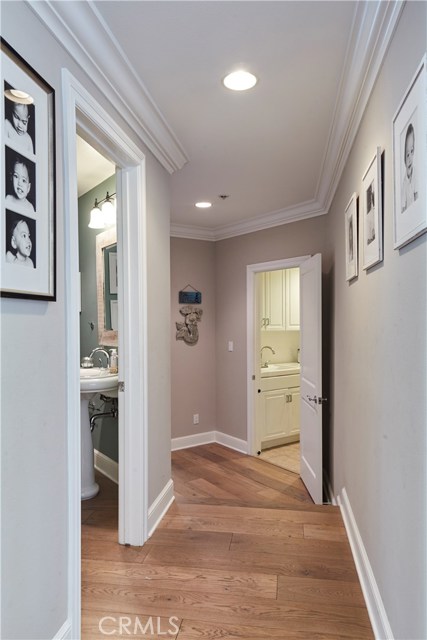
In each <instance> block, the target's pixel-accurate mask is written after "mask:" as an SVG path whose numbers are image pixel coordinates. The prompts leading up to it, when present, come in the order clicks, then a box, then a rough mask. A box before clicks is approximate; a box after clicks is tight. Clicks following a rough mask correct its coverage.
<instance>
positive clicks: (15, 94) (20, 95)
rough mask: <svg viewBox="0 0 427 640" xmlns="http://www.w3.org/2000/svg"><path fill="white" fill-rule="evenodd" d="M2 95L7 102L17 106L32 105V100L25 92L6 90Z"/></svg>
mask: <svg viewBox="0 0 427 640" xmlns="http://www.w3.org/2000/svg"><path fill="white" fill-rule="evenodd" d="M4 95H5V96H6V98H8V100H11V101H12V102H17V103H18V104H33V102H34V98H33V97H32V96H30V94H29V93H26V91H20V90H19V89H6V90H5V92H4Z"/></svg>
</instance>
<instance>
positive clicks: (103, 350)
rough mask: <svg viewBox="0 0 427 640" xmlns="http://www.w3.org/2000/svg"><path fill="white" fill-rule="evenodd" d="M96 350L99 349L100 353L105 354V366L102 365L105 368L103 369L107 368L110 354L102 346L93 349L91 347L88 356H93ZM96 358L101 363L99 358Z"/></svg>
mask: <svg viewBox="0 0 427 640" xmlns="http://www.w3.org/2000/svg"><path fill="white" fill-rule="evenodd" d="M98 351H99V352H101V353H103V354H104V355H105V357H106V364H105V367H104V368H105V369H108V366H109V364H110V356H109V354H108V352H107V351H106V350H105V349H103V348H102V347H96V348H95V349H92V351H91V354H90V356H89V358H93V356H94V355H95V353H98ZM98 360H99V362H100V364H102V362H101V358H98Z"/></svg>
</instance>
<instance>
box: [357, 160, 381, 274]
mask: <svg viewBox="0 0 427 640" xmlns="http://www.w3.org/2000/svg"><path fill="white" fill-rule="evenodd" d="M361 199H362V206H361V217H362V221H363V222H362V248H363V269H370V267H373V266H374V265H376V264H378V263H379V262H381V260H382V259H383V238H382V235H383V231H382V189H381V149H380V147H378V148H377V152H376V154H375V156H374V157H373V159H372V160H371V162H370V163H369V166H368V168H367V169H366V171H365V173H364V175H363V178H362V197H361Z"/></svg>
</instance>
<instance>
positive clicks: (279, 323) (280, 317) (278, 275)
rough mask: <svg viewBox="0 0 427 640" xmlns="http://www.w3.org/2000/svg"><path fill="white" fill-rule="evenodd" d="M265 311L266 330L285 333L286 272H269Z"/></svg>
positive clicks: (267, 275)
mask: <svg viewBox="0 0 427 640" xmlns="http://www.w3.org/2000/svg"><path fill="white" fill-rule="evenodd" d="M264 282H265V311H264V317H265V318H268V323H266V326H265V329H266V330H267V331H284V330H285V328H286V318H285V291H286V276H285V271H284V270H283V269H280V270H279V271H269V272H267V273H266V274H265V281H264Z"/></svg>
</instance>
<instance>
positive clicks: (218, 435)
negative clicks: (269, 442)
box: [215, 431, 248, 453]
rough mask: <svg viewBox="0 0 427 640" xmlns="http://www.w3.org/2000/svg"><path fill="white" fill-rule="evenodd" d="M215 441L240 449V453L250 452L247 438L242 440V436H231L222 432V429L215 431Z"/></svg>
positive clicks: (236, 449) (230, 447)
mask: <svg viewBox="0 0 427 640" xmlns="http://www.w3.org/2000/svg"><path fill="white" fill-rule="evenodd" d="M215 442H218V444H222V445H224V447H228V448H229V449H234V450H235V451H240V453H248V443H247V442H246V440H240V438H235V437H234V436H229V435H228V434H227V433H222V431H215Z"/></svg>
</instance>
